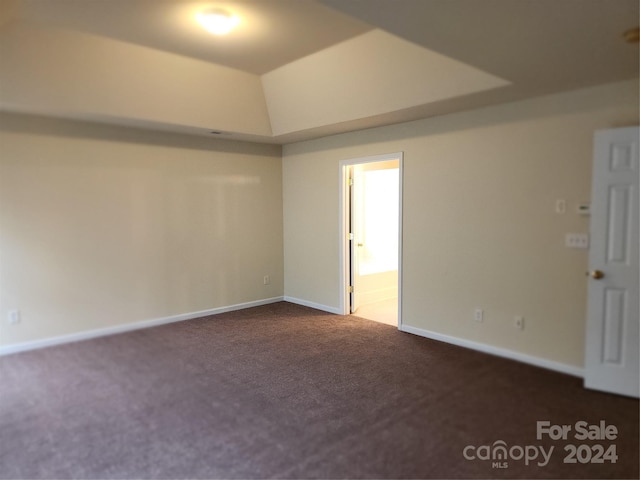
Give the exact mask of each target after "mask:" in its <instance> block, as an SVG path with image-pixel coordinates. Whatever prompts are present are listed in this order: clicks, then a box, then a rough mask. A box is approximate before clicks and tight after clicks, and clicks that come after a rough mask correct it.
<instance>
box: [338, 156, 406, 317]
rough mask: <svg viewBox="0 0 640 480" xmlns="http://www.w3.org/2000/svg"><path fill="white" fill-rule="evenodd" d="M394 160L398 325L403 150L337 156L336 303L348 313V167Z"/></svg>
mask: <svg viewBox="0 0 640 480" xmlns="http://www.w3.org/2000/svg"><path fill="white" fill-rule="evenodd" d="M390 160H398V177H399V185H398V189H399V197H400V198H399V202H398V204H399V207H398V208H399V211H398V328H400V327H401V326H402V225H403V219H402V203H403V198H404V195H403V183H404V181H403V179H404V175H403V170H404V152H397V153H387V154H383V155H372V156H369V157H359V158H352V159H348V160H341V161H340V164H339V186H340V187H339V202H338V205H339V212H338V219H339V220H338V221H339V228H338V231H339V237H338V238H339V250H338V251H339V258H340V263H339V265H340V283H339V285H340V307H339V311H340V312H342V315H350V313H351V312H350V299H349V293H348V288H349V282H350V261H349V247H350V246H349V216H350V212H349V174H348V172H349V167H351V166H353V165H360V164H365V163H377V162H387V161H390Z"/></svg>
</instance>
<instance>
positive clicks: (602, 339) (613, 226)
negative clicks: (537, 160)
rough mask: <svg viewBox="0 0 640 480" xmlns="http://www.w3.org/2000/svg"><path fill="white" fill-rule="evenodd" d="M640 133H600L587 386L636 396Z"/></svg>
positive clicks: (593, 212)
mask: <svg viewBox="0 0 640 480" xmlns="http://www.w3.org/2000/svg"><path fill="white" fill-rule="evenodd" d="M639 132H640V130H639V129H638V127H630V128H618V129H614V130H602V131H599V132H596V134H595V143H594V163H593V183H592V195H591V232H590V233H591V242H590V250H589V272H588V276H589V280H588V281H589V287H588V289H589V297H588V313H587V328H586V346H585V387H587V388H592V389H596V390H602V391H607V392H611V393H618V394H621V395H628V396H632V397H638V396H639V395H640V392H639V389H640V386H639V383H640V367H639V362H640V360H639V355H638V350H639V343H640V337H639V335H640V333H639V331H640V320H639V319H640V316H639V305H638V302H639V288H640V287H639V275H640V261H639V257H640V253H639V250H640V240H639V234H638V230H639V228H638V226H639V223H640V212H639V206H640V205H639V198H638V179H639V175H640V171H639V168H640V167H639V163H640V162H639V158H638V152H639V150H638V137H639ZM601 275H602V276H601ZM600 276H601V278H598V277H600Z"/></svg>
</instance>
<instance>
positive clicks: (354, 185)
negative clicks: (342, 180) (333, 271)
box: [349, 165, 364, 313]
mask: <svg viewBox="0 0 640 480" xmlns="http://www.w3.org/2000/svg"><path fill="white" fill-rule="evenodd" d="M350 170H351V172H350V177H349V178H350V181H349V184H350V192H351V193H350V202H351V203H350V210H351V212H350V217H351V225H350V230H351V235H350V247H351V313H355V312H356V310H358V308H359V307H360V291H361V288H360V284H361V280H360V260H361V252H362V246H363V238H362V235H363V228H362V222H363V207H364V206H363V204H362V186H363V182H362V167H361V166H360V165H354V166H353V167H351V169H350Z"/></svg>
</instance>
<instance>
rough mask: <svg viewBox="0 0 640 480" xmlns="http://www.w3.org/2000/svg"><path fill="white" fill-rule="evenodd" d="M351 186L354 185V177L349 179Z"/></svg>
mask: <svg viewBox="0 0 640 480" xmlns="http://www.w3.org/2000/svg"><path fill="white" fill-rule="evenodd" d="M349 186H350V187H351V186H353V178H350V179H349Z"/></svg>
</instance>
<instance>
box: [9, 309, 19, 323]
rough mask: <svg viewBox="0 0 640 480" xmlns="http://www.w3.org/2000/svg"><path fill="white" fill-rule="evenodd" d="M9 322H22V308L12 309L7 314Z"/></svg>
mask: <svg viewBox="0 0 640 480" xmlns="http://www.w3.org/2000/svg"><path fill="white" fill-rule="evenodd" d="M7 323H9V325H17V324H19V323H20V310H10V311H9V313H8V314H7Z"/></svg>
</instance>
